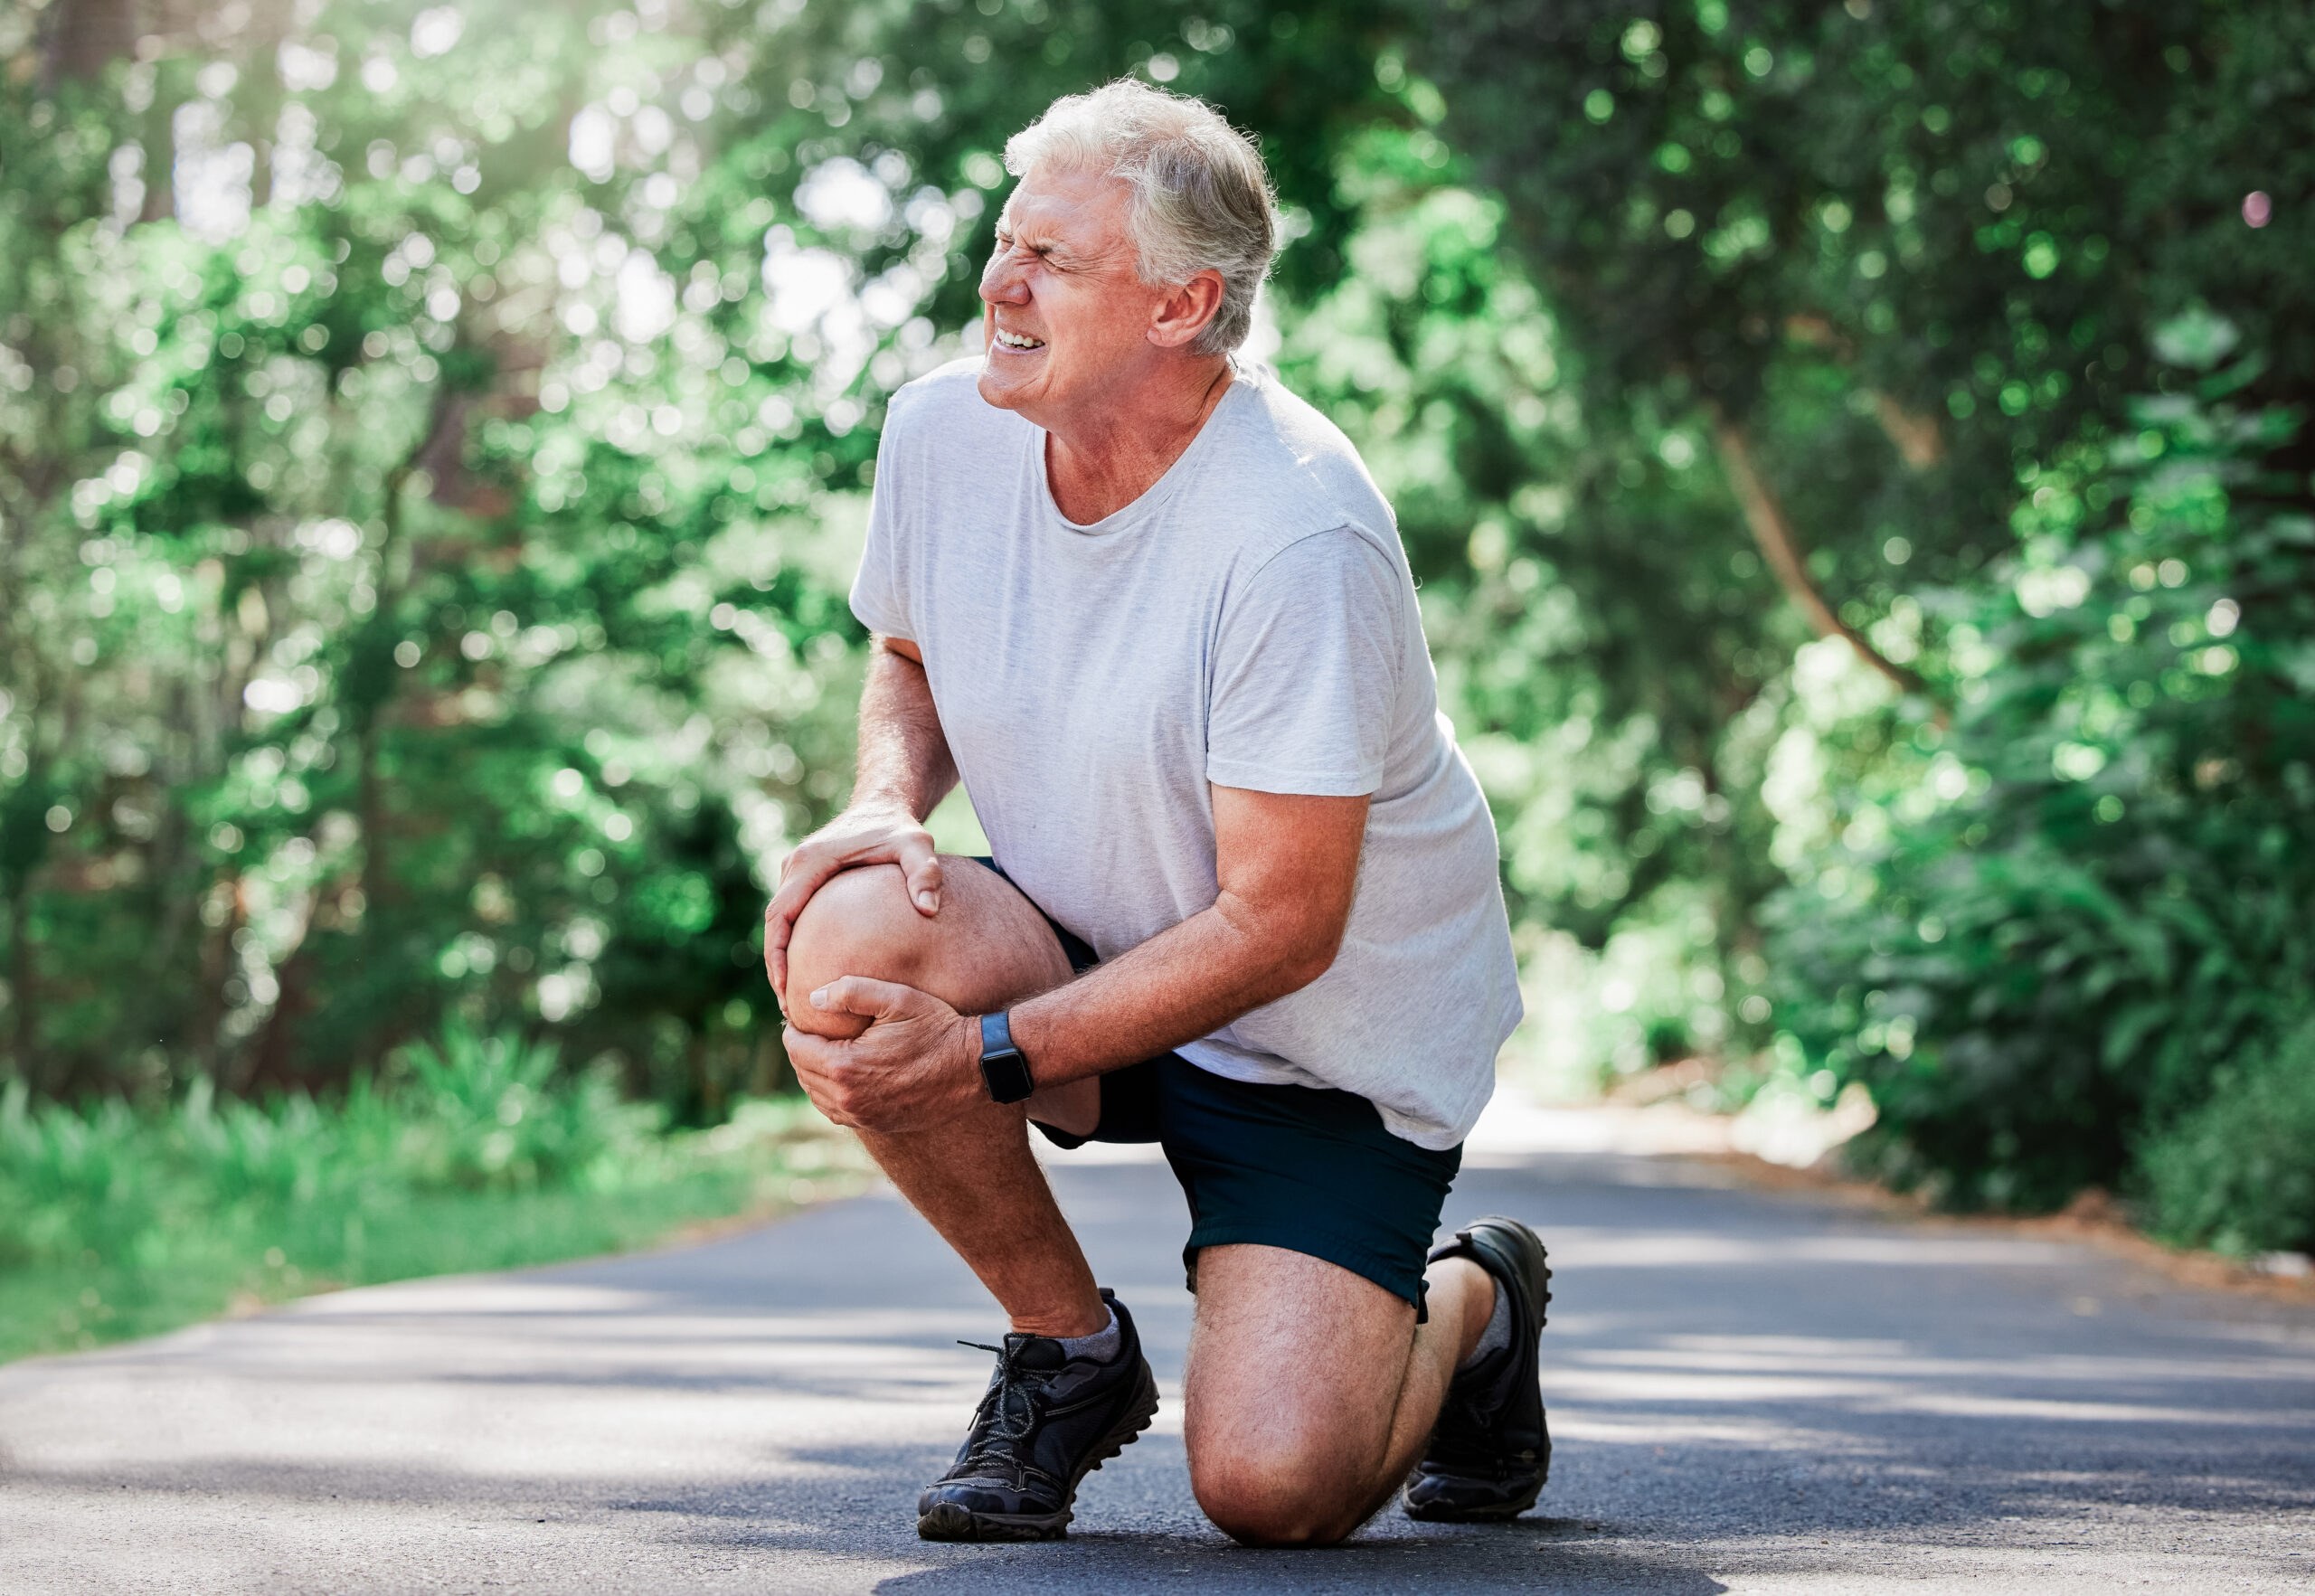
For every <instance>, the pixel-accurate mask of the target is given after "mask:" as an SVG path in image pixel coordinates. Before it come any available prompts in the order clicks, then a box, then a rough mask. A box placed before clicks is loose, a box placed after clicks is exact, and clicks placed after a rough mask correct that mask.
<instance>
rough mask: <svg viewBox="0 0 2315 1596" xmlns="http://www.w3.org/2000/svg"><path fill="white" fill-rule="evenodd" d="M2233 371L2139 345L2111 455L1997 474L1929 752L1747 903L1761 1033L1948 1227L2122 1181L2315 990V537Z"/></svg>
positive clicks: (2255, 357)
mask: <svg viewBox="0 0 2315 1596" xmlns="http://www.w3.org/2000/svg"><path fill="white" fill-rule="evenodd" d="M2233 343H2234V336H2233V332H2232V329H2231V328H2229V327H2227V326H2226V325H2225V323H2223V322H2221V321H2219V320H2218V319H2217V318H2216V317H2211V316H2199V317H2197V318H2191V319H2190V320H2189V321H2187V323H2185V324H2174V325H2173V326H2169V327H2166V328H2165V329H2163V332H2162V333H2161V334H2160V335H2158V339H2157V344H2158V347H2159V348H2161V349H2163V350H2164V351H2165V352H2166V354H2168V355H2169V357H2170V358H2171V359H2172V360H2173V362H2174V364H2178V365H2182V366H2185V367H2187V368H2188V369H2187V370H2185V371H2174V372H2173V373H2171V379H2170V381H2169V386H2170V387H2171V388H2172V389H2173V390H2174V391H2173V392H2169V393H2166V394H2164V395H2163V396H2161V397H2159V398H2156V399H2151V400H2149V401H2144V402H2143V403H2142V404H2141V405H2140V408H2139V410H2138V412H2137V416H2136V420H2137V422H2138V425H2137V427H2136V429H2135V430H2131V431H2128V432H2123V433H2121V434H2119V435H2113V436H2099V435H2090V436H2085V438H2084V439H2083V440H2081V441H2080V442H2079V443H2077V444H2076V445H2075V446H2074V447H2073V448H2072V449H2068V450H2066V451H2063V452H2062V453H2061V454H2060V456H2059V457H2058V458H2054V459H2045V460H2039V461H2027V462H2026V463H2024V464H2023V465H2022V466H2021V467H2020V469H2019V477H2020V481H2021V482H2022V483H2024V484H2026V485H2027V486H2028V487H2029V488H2030V496H2029V498H2028V500H2027V503H2026V504H2025V505H2021V506H2020V508H2019V511H2018V513H2017V518H2016V531H2017V534H2018V547H2017V553H2016V555H2015V556H2014V557H2013V558H2012V559H2011V560H2010V561H2009V562H2008V563H2007V564H2006V565H2005V566H2004V567H2002V568H1999V569H1998V570H1997V571H1994V572H1992V573H1990V574H1992V575H1993V576H1994V578H1995V581H1993V582H1992V583H1987V584H1982V585H1980V586H1978V587H1976V588H1974V589H1973V590H1972V591H1971V594H1970V596H1968V597H1966V598H1964V597H1963V596H1961V595H1959V594H1957V595H1955V596H1954V597H1952V598H1951V599H1950V600H1947V601H1946V613H1945V615H1944V616H1943V617H1942V619H1944V620H1945V622H1946V625H1947V629H1948V631H1949V635H1950V637H1951V640H1952V641H1951V657H1952V660H1953V675H1954V677H1955V682H1954V686H1955V687H1956V688H1957V689H1958V691H1957V692H1956V697H1957V698H1958V700H1959V703H1958V704H1957V706H1956V711H1955V714H1954V717H1953V724H1952V726H1951V729H1950V730H1947V731H1941V730H1940V729H1938V728H1936V727H1934V726H1930V725H1926V724H1924V725H1922V726H1920V727H1918V728H1913V729H1910V730H1911V735H1910V737H1909V738H1905V739H1904V740H1903V741H1902V743H1901V748H1900V751H1901V755H1902V757H1900V758H1898V759H1896V760H1894V761H1885V762H1884V764H1883V765H1882V766H1881V767H1879V768H1878V770H1876V773H1875V774H1874V775H1873V776H1872V778H1871V779H1869V780H1866V781H1865V782H1862V783H1860V784H1858V786H1857V789H1856V790H1853V791H1851V792H1849V793H1847V795H1846V796H1845V797H1844V798H1842V799H1841V802H1843V803H1845V804H1846V805H1847V807H1846V808H1845V809H1844V810H1842V812H1841V813H1840V814H1838V816H1837V817H1836V818H1835V823H1834V824H1835V827H1836V828H1837V831H1838V835H1839V836H1842V837H1844V838H1847V839H1848V840H1847V841H1846V842H1844V843H1843V844H1841V845H1838V846H1835V847H1832V848H1829V849H1828V850H1827V851H1826V852H1825V853H1824V854H1822V855H1819V856H1817V857H1814V858H1812V859H1809V860H1808V861H1807V862H1806V867H1805V868H1804V869H1803V870H1802V871H1800V872H1799V873H1797V874H1800V876H1801V881H1800V884H1797V885H1796V886H1795V887H1794V888H1793V889H1792V890H1791V892H1788V893H1787V894H1786V895H1785V896H1784V898H1783V899H1782V900H1781V902H1779V903H1778V904H1777V905H1775V914H1776V919H1777V922H1778V924H1779V927H1780V932H1779V940H1778V949H1777V951H1778V958H1777V960H1776V962H1777V964H1778V966H1779V968H1780V971H1781V975H1782V977H1783V978H1784V980H1785V982H1786V984H1787V985H1786V988H1785V999H1784V1002H1783V1004H1782V1006H1781V1014H1780V1018H1781V1022H1782V1023H1783V1024H1784V1025H1786V1026H1787V1027H1788V1028H1789V1029H1790V1030H1791V1032H1792V1034H1794V1035H1795V1036H1796V1037H1797V1038H1798V1040H1799V1041H1800V1044H1802V1046H1803V1047H1804V1049H1805V1050H1806V1052H1807V1053H1808V1054H1809V1058H1810V1060H1811V1062H1816V1063H1821V1064H1822V1065H1823V1066H1824V1067H1826V1068H1829V1069H1831V1070H1832V1071H1833V1072H1835V1074H1836V1075H1838V1077H1840V1078H1841V1079H1843V1080H1860V1081H1865V1082H1866V1084H1867V1085H1868V1087H1870V1089H1871V1090H1872V1092H1873V1095H1874V1100H1875V1102H1876V1106H1877V1107H1878V1109H1879V1111H1880V1115H1881V1119H1880V1123H1879V1124H1878V1125H1877V1126H1876V1128H1875V1129H1874V1131H1873V1132H1872V1133H1871V1134H1870V1135H1869V1136H1868V1137H1866V1138H1861V1139H1860V1142H1859V1144H1858V1149H1857V1157H1860V1158H1862V1159H1863V1160H1864V1161H1865V1162H1866V1165H1867V1166H1868V1167H1869V1168H1870V1169H1871V1170H1872V1172H1873V1173H1876V1174H1878V1175H1881V1176H1885V1177H1888V1178H1894V1179H1895V1180H1897V1181H1898V1182H1899V1183H1900V1184H1910V1185H1924V1186H1926V1187H1928V1188H1930V1189H1931V1190H1932V1191H1933V1192H1935V1193H1936V1194H1937V1195H1940V1196H1942V1198H1944V1199H1945V1200H1946V1201H1948V1202H1950V1203H1951V1204H1956V1205H1961V1206H1980V1205H1985V1206H1996V1207H2014V1208H2028V1209H2031V1208H2046V1207H2052V1206H2055V1205H2058V1204H2063V1203H2065V1201H2066V1200H2067V1199H2068V1198H2069V1197H2071V1196H2072V1195H2074V1192H2075V1191H2077V1190H2079V1189H2080V1188H2081V1187H2083V1186H2084V1185H2093V1184H2095V1185H2109V1186H2112V1185H2123V1184H2126V1183H2127V1182H2128V1181H2129V1180H2130V1179H2131V1156H2132V1150H2133V1148H2134V1147H2137V1146H2138V1144H2139V1143H2140V1141H2141V1139H2142V1138H2144V1137H2145V1135H2146V1134H2147V1132H2148V1129H2149V1128H2150V1127H2153V1126H2159V1125H2166V1124H2169V1123H2172V1122H2173V1121H2176V1120H2178V1119H2180V1117H2181V1116H2184V1115H2187V1114H2188V1113H2189V1112H2190V1111H2191V1110H2194V1109H2195V1107H2196V1106H2197V1104H2199V1103H2201V1102H2202V1101H2203V1100H2204V1099H2205V1098H2206V1097H2208V1096H2210V1094H2211V1093H2212V1091H2213V1090H2214V1086H2215V1083H2216V1081H2217V1080H2218V1079H2219V1072H2220V1071H2221V1070H2222V1069H2223V1068H2224V1067H2225V1066H2226V1065H2227V1064H2228V1063H2229V1062H2231V1061H2234V1060H2236V1059H2239V1058H2243V1057H2246V1056H2249V1053H2251V1052H2252V1051H2253V1050H2256V1049H2258V1048H2261V1047H2263V1046H2264V1045H2265V1044H2268V1043H2269V1042H2270V1041H2271V1040H2272V1037H2273V1036H2274V1035H2276V1034H2278V1032H2279V1030H2280V1029H2281V1027H2282V1025H2284V1024H2285V1023H2286V1022H2287V1021H2288V1020H2289V1019H2290V1018H2291V1015H2290V1011H2289V1008H2288V1004H2289V1001H2290V998H2291V995H2292V994H2293V993H2294V992H2295V991H2296V990H2297V988H2298V986H2299V984H2300V982H2301V980H2302V979H2303V976H2304V972H2305V971H2306V970H2307V969H2309V968H2315V926H2311V925H2310V921H2309V919H2308V917H2307V914H2306V912H2305V907H2306V905H2307V904H2308V903H2309V902H2315V848H2310V846H2309V845H2308V843H2309V839H2310V836H2315V705H2310V694H2309V689H2310V687H2315V590H2310V586H2309V584H2308V582H2307V581H2306V576H2305V572H2306V571H2307V570H2308V568H2309V559H2310V554H2315V518H2310V516H2308V515H2306V514H2305V513H2304V508H2303V503H2304V500H2303V495H2304V481H2303V478H2301V477H2296V476H2295V475H2285V474H2283V473H2282V472H2278V471H2275V470H2273V469H2272V466H2273V465H2274V464H2275V463H2277V462H2278V461H2283V460H2288V459H2290V458H2292V457H2291V454H2290V452H2289V451H2290V449H2291V447H2292V443H2291V440H2292V439H2293V437H2294V434H2295V432H2296V430H2297V420H2298V419H2297V418H2296V417H2294V416H2291V415H2289V414H2285V413H2279V412H2274V411H2260V410H2256V409H2250V408H2241V407H2237V406H2235V405H2232V404H2231V403H2230V402H2229V401H2228V398H2227V395H2228V394H2229V393H2230V392H2234V391H2236V390H2238V389H2239V387H2240V386H2241V384H2242V383H2243V382H2245V381H2247V380H2248V378H2249V376H2250V375H2251V374H2254V373H2256V372H2257V370H2258V369H2259V367H2260V364H2261V356H2260V355H2259V354H2257V353H2256V352H2254V353H2252V354H2248V355H2247V356H2245V357H2244V358H2242V359H2240V360H2239V361H2237V362H2236V363H2235V364H2233V365H2231V366H2228V367H2225V368H2224V369H2219V370H2213V369H2212V368H2213V367H2216V366H2217V365H2218V364H2219V362H2220V361H2221V360H2222V359H2223V358H2224V357H2225V355H2226V354H2228V353H2229V352H2230V346H2231V345H2232V344H2233ZM1892 718H1894V716H1893V717H1892ZM1906 730H1907V729H1905V728H1899V731H1900V732H1904V731H1906ZM1876 783H1878V785H1877V786H1876ZM1812 877H1813V879H1811V878H1812Z"/></svg>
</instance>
